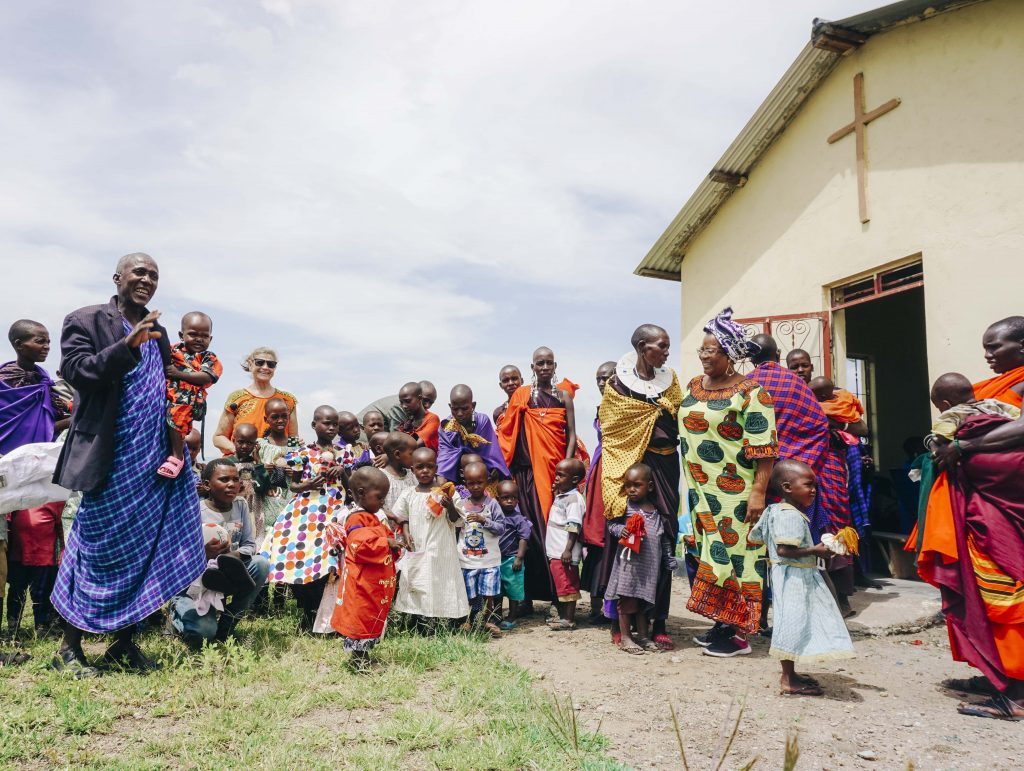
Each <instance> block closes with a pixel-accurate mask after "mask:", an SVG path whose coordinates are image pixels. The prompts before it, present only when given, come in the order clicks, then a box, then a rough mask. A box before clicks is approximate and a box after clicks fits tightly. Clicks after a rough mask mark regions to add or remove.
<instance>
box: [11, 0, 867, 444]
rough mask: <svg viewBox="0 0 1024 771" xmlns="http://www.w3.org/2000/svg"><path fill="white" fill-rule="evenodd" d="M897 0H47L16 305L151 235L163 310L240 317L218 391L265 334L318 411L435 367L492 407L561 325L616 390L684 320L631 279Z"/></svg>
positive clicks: (577, 358) (39, 12)
mask: <svg viewBox="0 0 1024 771" xmlns="http://www.w3.org/2000/svg"><path fill="white" fill-rule="evenodd" d="M871 5H873V3H872V2H870V0H867V1H866V0H799V1H797V0H794V2H791V3H786V4H781V5H780V4H765V3H761V2H755V1H754V0H744V2H736V3H726V4H723V3H716V2H702V3H678V2H667V0H664V1H661V2H650V3H644V4H640V5H629V6H627V5H623V4H621V3H614V2H611V1H610V0H595V2H590V3H586V4H579V3H565V2H542V1H541V0H534V1H532V2H522V3H515V4H504V5H497V4H492V3H468V2H457V1H456V0H445V1H444V2H427V3H407V2H396V1H395V0H390V1H389V2H379V3H373V4H366V3H357V2H335V1H334V0H306V1H303V2H299V1H296V2H288V1H287V0H263V2H262V3H261V4H260V5H254V4H246V3H220V2H213V0H206V1H205V2H204V1H203V0H182V2H176V3H169V4H167V3H165V4H161V5H158V6H155V5H152V4H138V3H131V2H128V1H127V0H121V2H112V3H105V4H91V3H80V4H72V5H71V6H67V5H64V6H61V7H60V8H59V9H58V8H57V7H55V6H50V5H46V4H42V5H39V4H31V3H27V4H20V5H18V6H16V7H12V8H11V9H10V10H11V12H10V13H9V14H5V18H4V20H3V22H0V64H2V65H3V66H2V67H0V101H2V102H3V104H4V112H5V115H4V120H3V122H2V123H0V143H2V145H3V146H4V147H5V148H6V149H7V153H6V154H5V156H6V157H5V166H4V173H3V175H0V200H2V201H3V204H2V205H0V254H3V257H2V258H0V259H2V260H3V267H4V277H5V282H4V286H5V289H6V294H5V305H4V307H5V310H6V311H7V314H8V315H9V316H11V317H14V316H20V315H35V316H37V317H40V320H43V321H44V322H45V323H47V324H48V325H50V326H51V329H52V330H53V332H54V333H55V334H56V327H58V326H59V324H60V319H61V318H62V316H63V314H64V313H65V312H66V311H67V310H69V309H71V308H73V307H76V306H78V305H80V304H83V303H87V302H102V301H104V300H105V299H106V297H108V296H109V292H110V283H109V276H110V274H111V272H112V270H111V269H112V267H113V263H114V261H115V260H116V258H117V257H118V256H119V255H120V254H123V253H126V252H129V251H135V250H140V249H141V250H145V251H149V252H150V253H152V254H153V255H154V256H155V257H156V258H157V259H158V261H159V262H160V265H161V269H162V272H163V279H162V284H161V289H160V292H159V294H158V296H157V298H156V305H158V306H159V307H161V308H162V309H163V310H164V311H165V313H166V314H167V315H166V317H165V321H168V322H169V323H171V326H172V327H173V326H174V325H173V320H174V318H175V315H176V314H179V313H181V312H183V311H185V310H190V309H192V308H193V307H195V306H197V305H198V306H201V307H203V308H205V309H207V310H210V311H211V313H212V314H213V315H214V317H215V322H216V335H217V337H216V341H215V342H216V347H215V349H216V350H217V352H218V353H219V354H220V355H221V356H222V357H223V358H224V359H225V361H227V362H230V366H229V369H230V372H231V374H230V375H229V376H227V377H225V380H224V382H223V383H222V384H219V385H218V386H217V390H216V391H215V394H214V397H213V401H217V400H219V399H220V398H221V396H224V395H226V393H227V391H228V389H229V388H230V387H237V386H238V385H241V384H242V383H243V382H244V376H243V375H242V373H241V372H240V371H239V370H237V369H235V367H234V362H236V361H237V360H238V359H240V358H241V357H242V355H243V354H244V352H245V351H246V350H247V349H248V348H250V347H252V346H253V345H255V344H257V343H262V342H264V341H270V342H273V343H274V344H275V345H277V346H278V347H279V348H280V349H281V350H280V353H281V356H282V367H281V369H282V372H281V376H280V377H281V382H282V385H283V386H284V387H288V388H290V389H292V390H295V391H296V392H297V393H298V394H299V395H300V397H301V398H302V399H303V405H304V406H306V405H309V404H312V403H313V402H315V401H316V400H317V398H319V396H322V395H326V394H333V395H335V396H336V398H337V401H338V402H339V404H338V405H337V406H339V407H343V408H353V407H355V408H358V407H361V406H362V405H363V404H364V403H365V402H368V401H369V400H370V399H372V398H374V397H377V396H380V395H381V394H382V393H387V392H388V391H393V390H394V389H395V388H396V387H397V385H399V384H400V383H401V382H404V381H405V380H407V379H409V378H416V377H423V376H427V377H431V378H432V379H435V380H436V381H437V384H438V386H439V387H440V388H442V395H444V391H445V390H446V389H447V387H449V386H450V385H452V384H454V383H455V382H457V381H465V382H469V383H470V384H472V385H474V386H475V387H476V389H477V391H478V400H479V402H480V404H481V406H483V405H485V404H486V405H491V406H493V404H496V403H497V402H498V401H500V400H501V394H500V392H499V391H498V390H497V387H496V385H495V383H494V381H495V374H494V373H495V372H496V370H497V367H498V366H500V365H501V364H504V363H506V362H507V361H510V360H511V361H515V362H518V363H519V364H520V365H521V366H522V365H525V364H526V363H527V358H528V356H529V353H530V351H532V350H533V348H535V347H536V346H537V345H538V344H540V343H545V344H548V345H552V346H553V347H555V349H556V352H558V353H559V358H560V360H561V361H562V363H563V367H564V368H565V372H566V374H569V375H571V376H572V377H573V379H575V380H576V381H577V382H580V383H582V384H583V385H584V386H585V388H586V389H589V390H593V385H592V377H593V375H592V373H593V369H594V368H595V367H596V365H597V364H598V363H600V362H601V361H603V360H605V359H606V358H616V357H617V356H618V355H619V354H620V353H621V352H622V350H623V349H624V348H625V345H626V341H627V340H628V336H629V333H630V331H631V330H632V327H633V326H634V325H635V324H637V323H639V322H641V321H647V320H653V321H657V322H660V323H662V324H664V325H665V326H667V327H668V328H669V329H670V330H673V329H675V327H676V324H677V321H676V319H677V316H678V286H677V285H675V284H670V283H666V282H653V281H649V280H643V279H638V278H636V277H633V276H632V275H631V272H632V269H633V267H634V266H635V264H636V263H637V262H638V261H639V259H640V258H641V257H642V256H643V255H644V253H645V252H646V250H647V248H648V247H649V246H650V244H651V243H653V241H654V240H655V239H656V238H657V236H658V235H660V233H661V231H662V229H663V228H664V226H665V225H666V224H667V223H668V221H669V220H670V219H671V217H672V216H674V214H675V213H676V211H677V210H678V208H679V206H680V205H681V204H682V203H683V201H684V200H685V198H686V196H687V195H688V194H689V193H690V191H691V190H692V189H693V188H694V186H695V185H696V184H697V183H698V182H699V181H700V179H701V178H702V177H703V176H704V174H705V173H706V172H707V170H708V169H709V168H710V166H711V164H712V163H713V162H714V160H715V159H716V158H717V157H718V156H719V155H720V153H721V151H722V150H723V149H724V148H725V147H726V146H727V145H728V143H729V141H731V139H732V136H733V135H734V133H735V132H736V131H737V130H738V129H739V128H740V127H741V126H742V124H743V122H744V121H745V120H746V119H747V117H748V116H749V115H750V113H751V112H752V111H753V110H754V109H755V107H756V106H757V104H758V103H759V102H760V100H761V99H762V98H763V96H764V95H765V94H766V93H767V92H768V90H769V89H770V88H771V86H772V85H773V84H774V82H775V80H776V79H777V77H778V76H779V75H780V74H781V73H782V72H783V71H784V69H785V68H786V67H787V66H788V64H789V63H790V61H791V60H792V58H793V57H794V56H795V55H796V54H797V52H798V51H799V49H800V47H801V46H802V45H803V44H804V42H805V41H806V39H807V35H808V31H809V27H810V21H811V18H812V17H813V16H815V15H830V16H832V17H833V18H835V17H840V16H843V15H846V14H848V13H852V12H855V11H859V10H864V9H865V8H868V7H870V6H871ZM53 358H54V359H55V357H53ZM686 361H687V362H688V363H687V364H686V366H690V365H691V364H692V362H689V360H688V359H687V360H686ZM54 363H55V362H54V361H51V365H53V364H54ZM681 374H682V373H681ZM286 381H287V382H286ZM232 383H234V386H232ZM580 398H581V400H583V401H582V402H581V409H580V414H581V423H583V422H586V423H589V420H590V418H589V414H590V413H591V412H592V402H587V400H588V399H591V396H588V395H587V392H586V391H584V392H581V396H580ZM445 401H446V399H444V398H442V399H441V400H440V402H441V405H443V404H444V402H445ZM584 404H585V408H584ZM488 409H489V407H488ZM585 413H586V414H585ZM307 417H308V416H305V415H304V416H303V418H302V419H303V421H304V422H305V421H306V418H307ZM590 442H591V443H592V438H591V439H590Z"/></svg>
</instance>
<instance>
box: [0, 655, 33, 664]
mask: <svg viewBox="0 0 1024 771" xmlns="http://www.w3.org/2000/svg"><path fill="white" fill-rule="evenodd" d="M30 658H32V655H31V654H29V653H25V652H24V651H19V652H17V653H0V667H16V666H19V665H21V664H24V663H25V662H26V661H28V660H29V659H30Z"/></svg>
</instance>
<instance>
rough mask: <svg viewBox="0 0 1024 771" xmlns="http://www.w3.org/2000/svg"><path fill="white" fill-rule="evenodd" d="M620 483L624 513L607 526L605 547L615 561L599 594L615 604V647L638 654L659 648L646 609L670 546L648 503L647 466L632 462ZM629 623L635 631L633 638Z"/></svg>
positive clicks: (671, 566)
mask: <svg viewBox="0 0 1024 771" xmlns="http://www.w3.org/2000/svg"><path fill="white" fill-rule="evenodd" d="M622 487H623V490H624V491H625V493H626V512H625V514H623V515H622V516H621V517H618V518H616V519H615V520H612V521H611V522H610V523H609V525H608V533H609V535H610V537H611V538H614V539H616V540H615V542H612V543H611V544H609V546H608V548H611V549H614V550H615V562H614V563H613V564H612V572H611V575H610V576H609V578H608V587H607V589H606V590H605V593H604V596H605V600H613V601H615V603H616V609H617V611H618V617H619V619H618V623H619V634H620V638H619V649H620V650H623V651H625V652H626V653H632V654H635V655H642V654H643V652H644V651H658V650H659V648H658V646H657V645H656V644H655V643H654V642H652V641H651V637H650V630H649V629H648V616H647V611H648V610H649V609H651V608H653V607H654V599H655V595H656V594H657V591H658V577H659V575H660V574H661V571H662V570H668V571H672V570H675V567H676V566H675V557H673V556H672V552H673V546H674V544H673V543H672V539H671V537H670V536H669V535H668V533H667V532H666V530H665V524H664V522H663V521H662V518H661V514H660V513H659V512H658V509H657V507H656V506H655V505H654V503H653V502H652V501H651V491H652V490H653V488H654V483H653V482H652V480H651V469H650V467H649V466H647V465H646V464H644V463H634V464H633V465H632V466H630V467H629V468H628V469H626V473H625V475H624V476H623V482H622ZM631 626H632V627H634V628H635V629H636V637H635V638H634V637H633V636H632V635H631V632H630V627H631Z"/></svg>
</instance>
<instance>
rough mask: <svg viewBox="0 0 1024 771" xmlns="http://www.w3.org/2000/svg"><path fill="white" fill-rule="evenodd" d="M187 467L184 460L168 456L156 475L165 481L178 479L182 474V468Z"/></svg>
mask: <svg viewBox="0 0 1024 771" xmlns="http://www.w3.org/2000/svg"><path fill="white" fill-rule="evenodd" d="M184 465H185V461H184V460H178V459H177V458H175V457H174V456H173V455H168V456H167V460H165V461H164V462H163V463H162V464H161V465H160V468H158V469H157V470H156V473H157V474H159V475H160V476H162V477H164V478H165V479H177V478H178V474H180V473H181V469H182V467H183V466H184Z"/></svg>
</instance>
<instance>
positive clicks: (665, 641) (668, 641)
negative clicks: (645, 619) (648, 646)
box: [654, 632, 676, 651]
mask: <svg viewBox="0 0 1024 771" xmlns="http://www.w3.org/2000/svg"><path fill="white" fill-rule="evenodd" d="M654 644H655V645H657V646H658V650H659V651H674V650H675V649H676V644H675V643H674V642H672V638H671V637H669V636H668V635H667V634H665V633H664V632H662V633H661V634H656V635H654Z"/></svg>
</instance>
